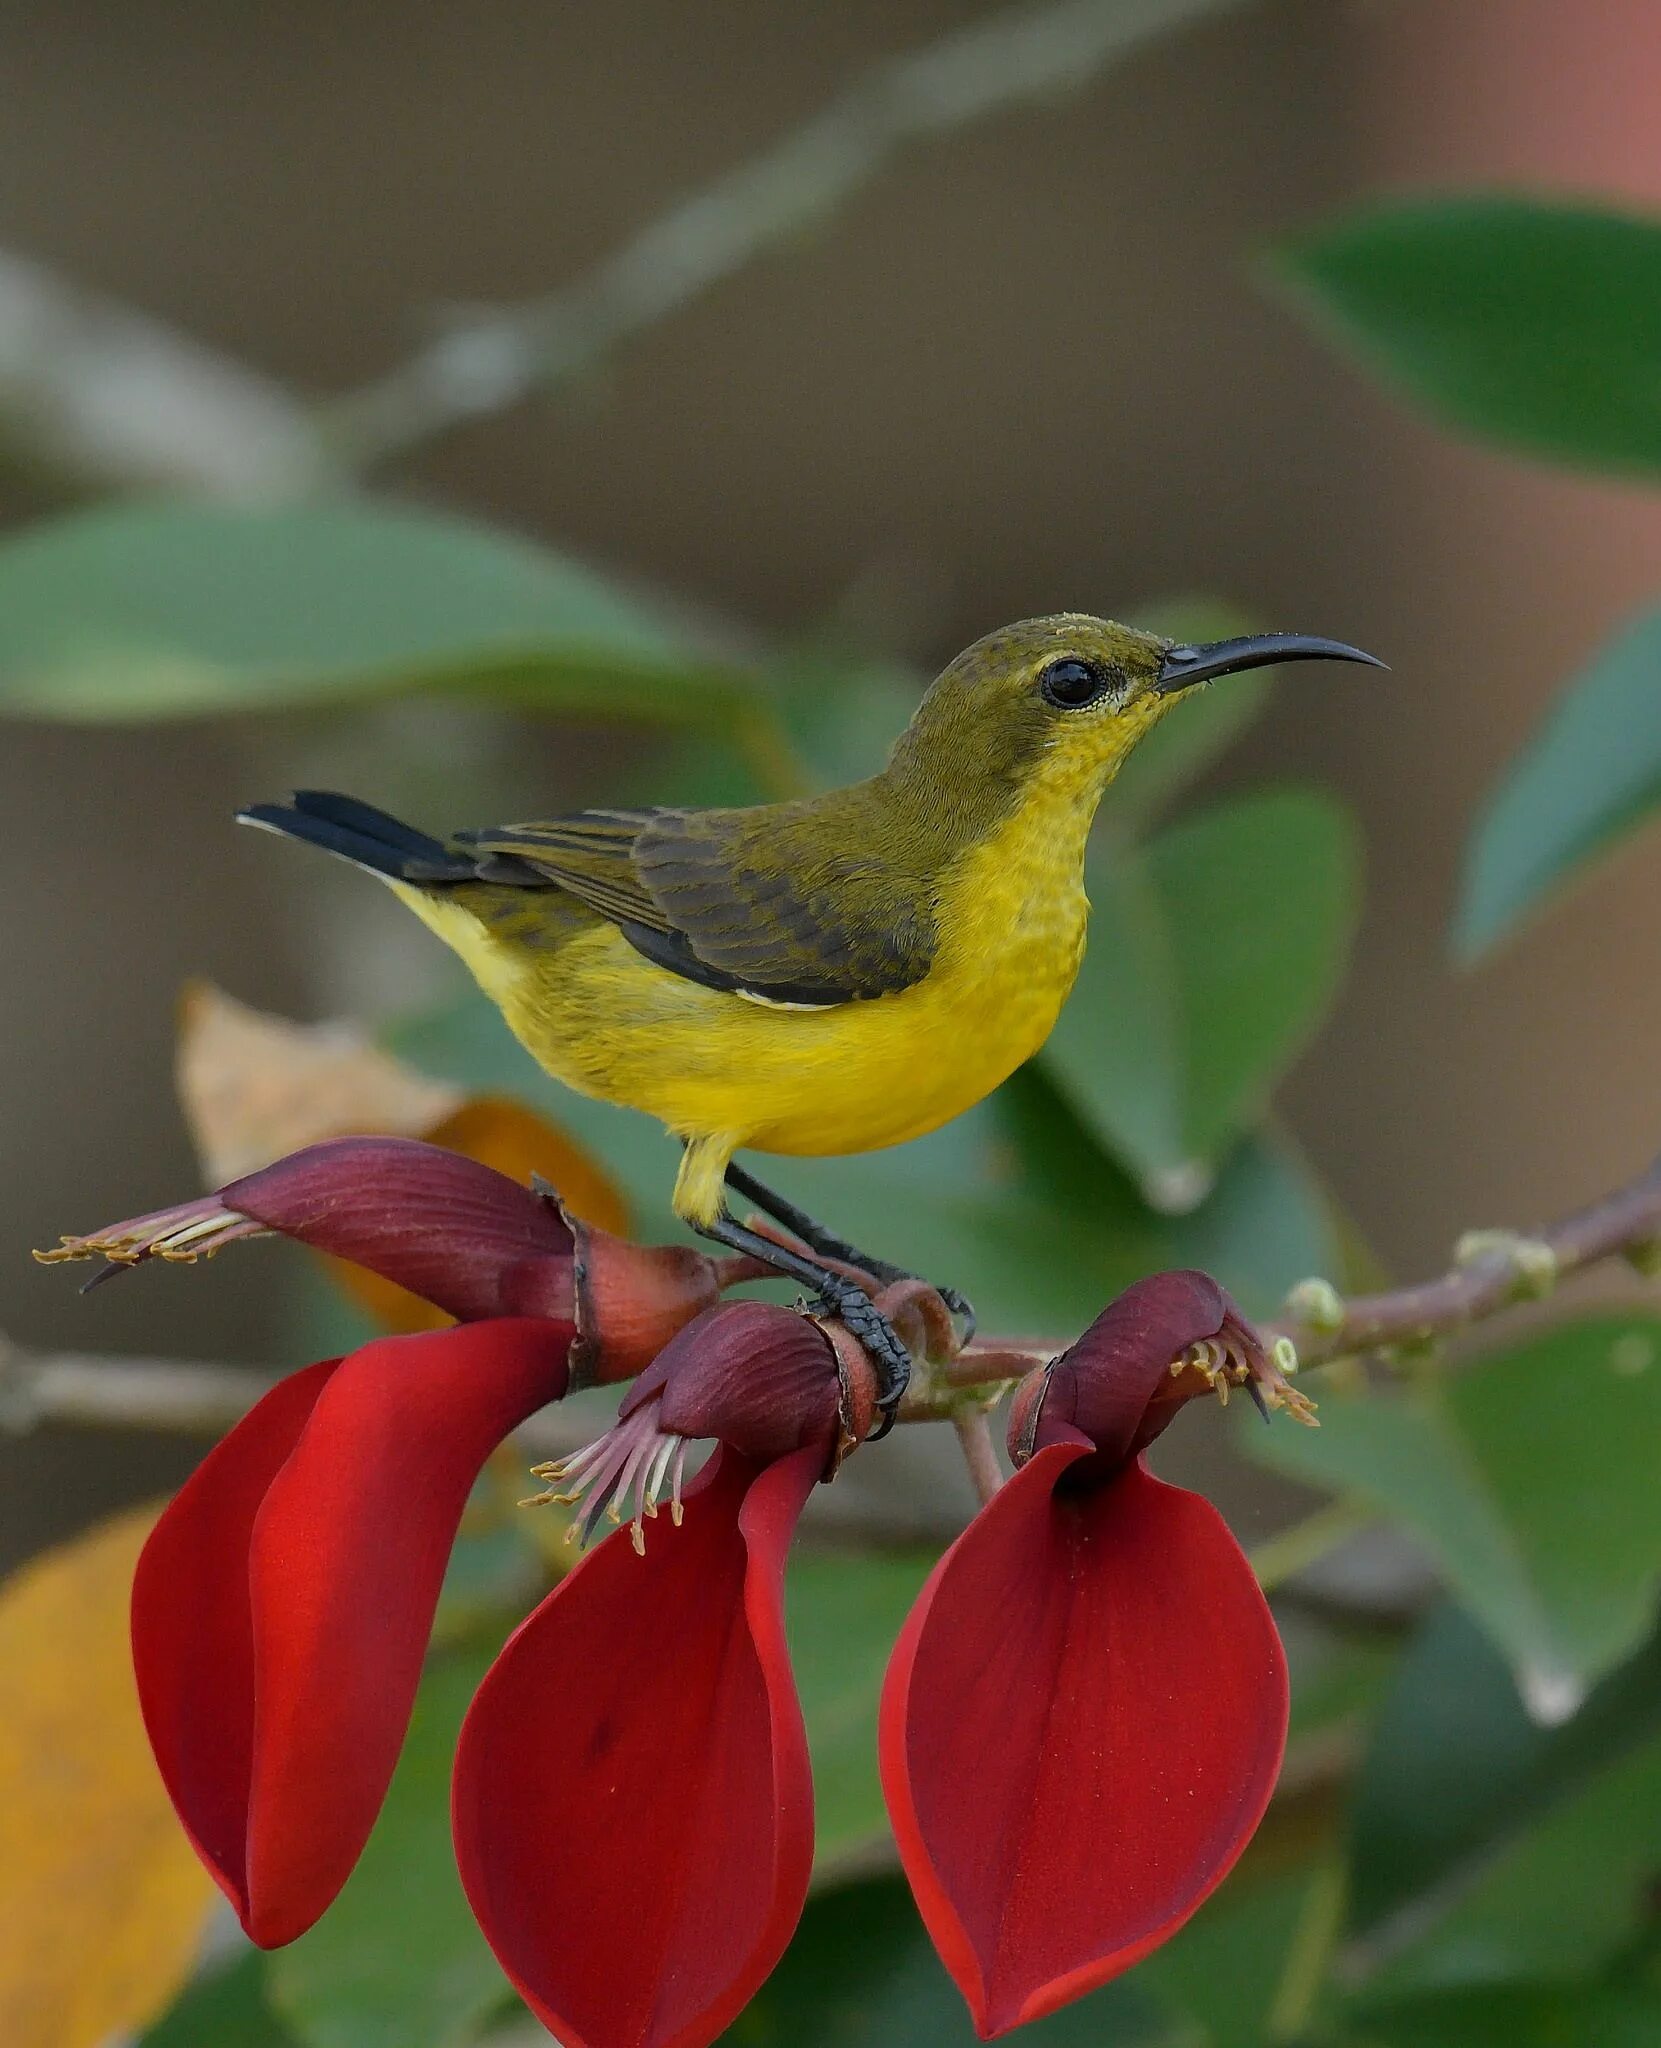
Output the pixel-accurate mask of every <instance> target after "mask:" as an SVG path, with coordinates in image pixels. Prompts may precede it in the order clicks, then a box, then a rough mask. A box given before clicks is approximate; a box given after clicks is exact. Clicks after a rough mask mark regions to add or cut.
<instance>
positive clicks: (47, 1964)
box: [0, 1504, 218, 2048]
mask: <svg viewBox="0 0 1661 2048" xmlns="http://www.w3.org/2000/svg"><path fill="white" fill-rule="evenodd" d="M157 1513H158V1508H157V1506H156V1505H155V1504H151V1505H149V1506H146V1507H142V1508H136V1509H133V1510H131V1511H130V1512H128V1513H126V1514H121V1515H117V1516H115V1517H113V1518H112V1519H111V1520H109V1521H107V1522H100V1523H98V1524H97V1525H96V1526H95V1527H94V1528H92V1529H89V1530H88V1531H87V1532H86V1533H85V1534H84V1535H82V1536H78V1537H76V1538H75V1539H74V1541H73V1542H70V1543H65V1544H62V1545H60V1546H59V1547H58V1548H57V1549H56V1550H49V1551H47V1552H46V1554H45V1555H44V1556H42V1557H39V1558H36V1559H35V1560H33V1561H32V1562H31V1563H29V1564H27V1565H25V1566H24V1568H23V1569H22V1570H21V1571H20V1572H18V1573H16V1574H15V1575H14V1576H13V1577H12V1578H11V1579H10V1580H8V1581H7V1583H6V1584H5V1585H4V1586H3V1587H0V1813H3V1814H4V1815H5V1837H6V1855H5V1857H4V1859H3V1861H0V2041H3V2042H4V2043H5V2044H6V2048H97V2044H98V2043H100V2042H103V2041H105V2040H107V2039H108V2038H109V2037H110V2036H111V2035H112V2034H117V2033H121V2032H125V2031H129V2030H133V2029H136V2028H139V2027H142V2026H144V2025H145V2024H147V2023H148V2022H149V2021H150V2020H151V2019H153V2018H154V2017H155V2015H156V2014H157V2013H158V2012H160V2011H161V2010H162V2009H163V2008H164V2007H165V2006H166V2005H168V2004H169V2003H170V2002H171V2000H172V1998H173V1996H174V1994H175V1993H176V1992H177V1991H178V1989H179V1988H180V1986H181V1985H182V1984H183V1983H184V1982H185V1980H186V1979H187V1978H188V1977H189V1976H190V1974H191V1970H192V1967H193V1966H194V1963H195V1960H196V1956H197V1952H198V1949H199V1948H200V1945H201V1941H202V1935H203V1930H204V1928H205V1926H206V1922H207V1915H208V1910H209V1907H210V1905H211V1903H212V1901H213V1900H214V1899H216V1898H217V1897H218V1894H217V1893H216V1892H215V1890H214V1887H213V1884H212V1881H211V1880H210V1879H209V1877H208V1875H207V1873H206V1871H205V1870H203V1868H202V1866H201V1864H200V1863H198V1862H197V1860H196V1856H195V1853H194V1851H193V1850H192V1849H191V1847H190V1844H189V1843H188V1842H187V1841H186V1840H185V1836H184V1832H183V1830H182V1829H181V1828H180V1826H179V1823H178V1821H177V1820H176V1819H175V1818H174V1815H173V1809H172V1807H171V1806H170V1805H169V1804H168V1799H167V1794H166V1793H165V1792H164V1791H163V1790H162V1783H161V1779H160V1777H159V1776H158V1774H157V1771H156V1767H155V1764H154V1763H153V1762H152V1760H151V1757H150V1749H149V1745H148V1744H147V1743H146V1741H145V1738H144V1727H143V1724H142V1722H141V1720H140V1718H139V1709H138V1696H137V1693H136V1691H135V1689H134V1686H133V1674H132V1664H131V1660H130V1657H129V1654H128V1649H127V1596H128V1590H129V1588H130V1586H131V1583H132V1577H133V1566H134V1564H135V1562H136V1561H137V1558H138V1553H139V1550H140V1548H141V1547H142V1545H143V1542H144V1539H145V1537H146V1536H148V1535H149V1533H150V1529H151V1526H152V1524H153V1523H154V1522H155V1519H156V1515H157Z"/></svg>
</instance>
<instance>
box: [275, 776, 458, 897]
mask: <svg viewBox="0 0 1661 2048" xmlns="http://www.w3.org/2000/svg"><path fill="white" fill-rule="evenodd" d="M237 823H238V824H240V825H258V826H260V827H262V828H263V829H264V830H265V831H267V832H277V833H280V834H281V835H282V836H283V837H284V838H287V839H299V840H303V841H304V842H305V844H306V845H308V846H318V847H321V848H322V849H323V851H324V852H325V853H332V854H335V855H337V856H338V857H339V858H340V859H341V860H349V861H352V862H354V863H355V864H356V865H357V866H358V867H360V868H367V869H368V870H369V871H370V873H371V874H376V875H385V876H387V877H388V878H389V879H391V880H392V881H397V882H470V881H472V880H473V879H474V878H475V876H476V875H477V873H478V868H477V864H476V863H475V862H474V861H473V860H472V859H470V858H469V857H468V856H467V855H465V854H460V853H456V852H453V851H452V850H451V849H450V848H449V847H447V846H446V845H444V843H443V842H442V840H438V839H434V838H432V837H431V836H430V835H429V834H427V833H425V832H418V831H416V829H415V827H414V826H413V825H406V824H404V823H402V822H401V821H400V820H399V819H397V818H394V817H391V816H389V815H388V814H387V813H386V812H385V811H378V810H376V808H375V807H374V805H373V804H366V803H360V802H359V801H358V799H357V798H356V797H350V796H338V795H336V794H335V793H334V792H333V791H332V790H326V789H297V790H296V791H295V792H294V794H293V796H292V797H291V798H290V799H289V801H288V802H287V803H286V804H250V805H249V806H248V808H247V809H246V810H242V811H238V812H237Z"/></svg>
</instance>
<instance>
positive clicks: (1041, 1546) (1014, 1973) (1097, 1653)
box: [880, 1444, 1287, 2038]
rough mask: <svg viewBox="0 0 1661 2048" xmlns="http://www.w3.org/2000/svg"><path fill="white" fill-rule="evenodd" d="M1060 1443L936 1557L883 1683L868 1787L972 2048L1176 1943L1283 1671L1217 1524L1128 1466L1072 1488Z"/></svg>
mask: <svg viewBox="0 0 1661 2048" xmlns="http://www.w3.org/2000/svg"><path fill="white" fill-rule="evenodd" d="M1089 1455H1090V1451H1089V1447H1088V1446H1087V1445H1079V1444H1075V1445H1066V1444H1061V1445H1054V1446H1052V1447H1051V1448H1049V1449H1047V1450H1043V1451H1040V1452H1039V1453H1038V1455H1037V1456H1036V1457H1035V1458H1034V1459H1033V1461H1032V1463H1031V1464H1030V1465H1027V1466H1026V1467H1025V1468H1024V1469H1023V1470H1022V1471H1020V1472H1018V1473H1017V1474H1016V1475H1015V1477H1014V1478H1013V1479H1012V1480H1011V1481H1010V1482H1009V1484H1008V1485H1007V1486H1005V1487H1004V1488H1003V1489H1002V1491H1001V1492H999V1493H998V1494H997V1496H996V1497H995V1498H994V1500H993V1501H992V1503H991V1505H990V1506H989V1507H987V1508H986V1509H985V1510H983V1512H982V1513H981V1514H980V1515H979V1516H977V1517H976V1519H975V1521H974V1522H972V1523H971V1524H970V1526H969V1528H968V1529H966V1530H965V1531H964V1533H963V1535H962V1536H960V1537H959V1538H958V1540H957V1542H956V1543H954V1544H953V1545H952V1547H951V1549H950V1550H949V1551H947V1553H946V1555H945V1556H944V1557H943V1558H942V1559H941V1560H940V1563H939V1564H938V1565H937V1566H936V1567H935V1570H934V1572H933V1574H932V1576H931V1577H930V1579H929V1582H928V1584H927V1585H926V1586H925V1587H924V1588H923V1591H922V1593H921V1594H920V1595H919V1597H918V1600H917V1604H916V1606H915V1607H914V1608H913V1609H912V1611H911V1614H910V1617H909V1618H908V1620H907V1622H906V1625H905V1627H904V1629H903V1630H902V1631H901V1634H900V1639H899V1642H898V1643H897V1645H896V1646H895V1650H894V1656H893V1660H892V1662H891V1663H890V1665H889V1668H888V1677H887V1681H886V1683H885V1685H884V1688H883V1700H882V1716H881V1724H880V1750H881V1761H882V1779H883V1790H884V1793H885V1795H886V1797H887V1800H888V1810H889V1814H890V1817H891V1818H892V1820H893V1823H894V1833H895V1836H896V1838H897V1839H898V1842H899V1848H900V1857H901V1861H902V1862H903V1863H904V1865H905V1870H906V1875H907V1877H908V1878H909V1879H910V1881H911V1887H912V1890H913V1891H914V1892H915V1894H916V1896H917V1903H918V1906H919V1908H920V1909H921V1911H922V1915H923V1919H924V1921H925V1923H926V1924H927V1927H928V1930H929V1933H930V1935H931V1936H932V1938H933V1940H934V1944H935V1946H936V1947H937V1948H938V1949H939V1951H940V1954H941V1957H942V1959H943V1960H944V1962H945V1964H946V1967H947V1968H948V1969H949V1970H950V1971H951V1973H952V1975H953V1976H954V1977H955V1978H956V1980H957V1984H958V1988H959V1989H960V1990H961V1991H962V1993H963V1995H964V1997H965V1998H966V1999H967V2000H968V2003H969V2007H970V2010H971V2012H972V2013H973V2014H974V2018H975V2024H976V2027H977V2028H978V2029H979V2031H980V2033H981V2035H982V2036H983V2037H984V2038H990V2037H991V2036H992V2035H995V2034H1001V2033H1003V2032H1004V2031H1006V2030H1007V2029H1008V2028H1010V2027H1014V2026H1018V2025H1020V2024H1021V2023H1022V2022H1023V2021H1026V2020H1033V2019H1038V2018H1040V2017H1042V2016H1043V2015H1044V2014H1045V2013H1048V2012H1053V2011H1055V2009H1056V2008H1057V2007H1058V2006H1062V2005H1065V2004H1067V2003H1068V2002H1069V2001H1070V2000H1072V1999H1075V1998H1078V1997H1080V1996H1081V1995H1082V1994H1083V1993H1084V1992H1086V1991H1092V1990H1094V1989H1095V1988H1096V1986H1097V1985H1099V1984H1104V1983H1106V1981H1107V1980H1108V1979H1109V1978H1110V1977H1115V1976H1117V1975H1118V1974H1119V1973H1120V1972H1121V1971H1123V1970H1127V1969H1129V1967H1130V1966H1131V1964H1133V1963H1135V1962H1139V1961H1140V1960H1141V1958H1142V1957H1143V1956H1145V1955H1146V1954H1147V1953H1148V1951H1149V1950H1150V1949H1153V1948H1156V1947H1157V1946H1158V1945H1159V1943H1160V1942H1162V1941H1164V1940H1165V1939H1166V1937H1167V1936H1169V1935H1171V1934H1174V1933H1175V1932H1176V1930H1177V1928H1178V1927H1180V1926H1181V1925H1182V1923H1183V1921H1184V1920H1186V1919H1187V1918H1188V1916H1189V1914H1191V1913H1192V1912H1193V1911H1194V1909H1195V1908H1196V1907H1197V1906H1198V1905H1199V1904H1200V1902H1201V1901H1202V1900H1203V1899H1204V1898H1205V1897H1206V1895H1207V1894H1208V1893H1209V1892H1210V1891H1211V1890H1212V1889H1213V1888H1214V1887H1215V1886H1216V1885H1217V1884H1219V1883H1220V1882H1221V1881H1222V1879H1223V1877H1224V1876H1225V1875H1226V1874H1227V1872H1228V1870H1229V1868H1230V1867H1231V1866H1232V1864H1233V1863H1234V1860H1235V1858H1236V1857H1237V1856H1238V1855H1239V1854H1240V1851H1241V1850H1242V1849H1243V1848H1244V1847H1245V1845H1246V1843H1247V1841H1248V1840H1249V1839H1250V1837H1251V1834H1252V1831H1253V1830H1254V1829H1255V1827H1256V1826H1257V1823H1258V1821H1259V1820H1260V1819H1261V1817H1262V1814H1263V1809H1264V1807H1265V1806H1266V1805H1267V1804H1268V1801H1269V1794H1270V1792H1271V1791H1272V1790H1273V1788H1274V1782H1275V1777H1276V1774H1277V1772H1278V1771H1279V1768H1280V1758H1281V1752H1282V1750H1283V1748H1284V1747H1285V1741H1286V1712H1287V1689H1286V1663H1285V1658H1284V1655H1283V1653H1282V1651H1281V1646H1280V1638H1279V1636H1278V1635H1277V1634H1276V1632H1275V1625H1274V1622H1273V1620H1272V1619H1271V1618H1270V1615H1269V1610H1268V1607H1267V1605H1266V1604H1265V1602H1264V1599H1263V1596H1262V1593H1261V1592H1260V1591H1259V1590H1258V1586H1257V1582H1256V1580H1255V1579H1254V1578H1253V1577H1252V1573H1251V1567H1250V1566H1249V1565H1248V1564H1247V1562H1246V1559H1245V1557H1244V1555H1243V1554H1242V1552H1241V1550H1240V1547H1239V1545H1238V1544H1237V1543H1236V1542H1235V1541H1234V1538H1233V1537H1232V1536H1231V1535H1230V1534H1229V1531H1228V1528H1227V1525H1226V1524H1225V1523H1224V1522H1223V1519H1222V1517H1221V1516H1220V1515H1219V1514H1218V1513H1217V1512H1216V1510H1215V1509H1214V1508H1213V1507H1212V1506H1211V1505H1210V1503H1209V1502H1208V1501H1204V1500H1201V1499H1200V1498H1199V1496H1198V1495H1197V1494H1192V1493H1185V1492H1183V1491H1182V1490H1181V1489H1180V1488H1178V1487H1174V1486H1167V1485H1165V1484H1164V1483H1163V1482H1162V1481H1160V1480H1157V1479H1155V1478H1153V1477H1151V1476H1150V1475H1149V1474H1148V1473H1147V1472H1145V1471H1144V1470H1143V1469H1142V1467H1141V1465H1140V1464H1137V1465H1131V1466H1127V1467H1126V1468H1125V1469H1124V1471H1123V1472H1121V1473H1120V1474H1118V1475H1117V1476H1116V1477H1115V1478H1114V1479H1113V1480H1112V1481H1111V1482H1110V1483H1108V1484H1106V1485H1104V1486H1100V1487H1095V1488H1092V1489H1090V1490H1088V1491H1083V1490H1075V1491H1073V1492H1069V1491H1068V1489H1067V1485H1066V1481H1065V1477H1064V1475H1065V1474H1066V1472H1067V1469H1068V1467H1069V1466H1071V1465H1073V1464H1075V1463H1076V1462H1078V1461H1079V1460H1080V1459H1086V1458H1088V1457H1089Z"/></svg>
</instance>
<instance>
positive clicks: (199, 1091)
mask: <svg viewBox="0 0 1661 2048" xmlns="http://www.w3.org/2000/svg"><path fill="white" fill-rule="evenodd" d="M177 1071H178V1083H179V1098H180V1101H181V1102H182V1103H183V1105H184V1112H185V1120H186V1122H187V1123H188V1125H189V1127H190V1134H191V1137H192V1140H193V1141H194V1143H195V1146H196V1152H197V1156H198V1158H199V1159H200V1160H201V1162H202V1174H203V1178H204V1179H205V1180H206V1182H207V1184H208V1185H209V1186H210V1187H219V1186H222V1185H223V1184H224V1183H225V1182H226V1181H230V1180H235V1179H237V1178H238V1177H239V1176H240V1175H242V1174H245V1173H252V1172H254V1171H255V1170H256V1169H257V1168H259V1167H261V1166H268V1165H269V1164H270V1163H271V1161H272V1160H273V1159H280V1158H282V1157H283V1155H284V1154H285V1153H288V1152H295V1151H298V1150H299V1149H300V1147H301V1146H302V1145H313V1144H316V1143H317V1142H318V1140H319V1139H321V1138H339V1137H345V1136H348V1135H359V1134H365V1133H373V1134H376V1135H381V1136H391V1137H399V1138H425V1139H426V1140H427V1141H428V1143H429V1144H433V1145H442V1146H444V1147H445V1149H446V1150H447V1151H451V1152H460V1153H463V1154H464V1155H465V1156H466V1157H467V1158H469V1159H478V1160H481V1161H482V1162H483V1163H484V1164H485V1165H486V1166H494V1167H495V1168H496V1170H497V1172H498V1173H505V1174H506V1175H507V1176H508V1178H509V1179H510V1180H516V1181H518V1182H520V1183H521V1184H522V1185H523V1184H526V1183H528V1182H529V1180H530V1178H531V1175H532V1174H533V1173H536V1174H540V1175H541V1176H542V1178H543V1179H544V1180H546V1181H548V1182H550V1183H551V1184H552V1185H553V1186H554V1187H556V1188H558V1189H559V1191H560V1194H561V1196H562V1198H563V1199H564V1201H565V1204H566V1207H567V1208H568V1209H570V1211H571V1213H572V1214H573V1215H574V1216H580V1217H581V1218H582V1220H583V1221H584V1222H585V1223H594V1224H598V1225H599V1227H600V1228H601V1229H603V1230H612V1231H616V1232H617V1233H618V1234H619V1235H622V1234H624V1233H626V1232H627V1230H628V1226H629V1215H628V1205H627V1203H626V1202H625V1201H624V1199H623V1196H622V1194H621V1193H620V1192H619V1190H618V1188H617V1186H616V1184H615V1183H614V1182H613V1181H612V1180H611V1178H610V1176H609V1175H608V1174H607V1173H606V1171H605V1169H604V1168H603V1167H602V1166H600V1165H599V1163H598V1162H597V1161H596V1160H595V1159H594V1158H593V1157H591V1155H590V1154H589V1153H587V1152H586V1151H584V1150H583V1148H582V1147H581V1146H580V1145H578V1144H577V1143H576V1142H575V1141H574V1140H573V1139H571V1138H568V1137H567V1136H566V1135H565V1133H564V1132H563V1131H561V1130H559V1129H558V1128H557V1126H555V1125H554V1124H551V1123H549V1122H548V1120H547V1119H546V1118H545V1117H541V1116H538V1115H537V1114H536V1112H535V1111H534V1110H529V1109H526V1108H525V1106H524V1105H523V1104H522V1103H518V1102H514V1101H511V1100H509V1099H508V1098H507V1097H505V1096H497V1095H475V1096H469V1095H465V1094H464V1093H463V1092H462V1090H461V1089H459V1088H454V1087H451V1086H449V1085H448V1084H446V1083H444V1082H439V1081H432V1080H429V1079H428V1078H427V1077H426V1075H424V1074H419V1073H417V1072H416V1071H415V1069H414V1068H413V1067H407V1066H405V1065H404V1063H403V1062H402V1061H401V1060H398V1059H394V1058H393V1056H392V1055H391V1054H390V1053H386V1052H382V1051H381V1050H380V1049H379V1047H377V1046H374V1045H371V1044H370V1043H369V1042H368V1040H367V1039H365V1038H364V1037H363V1035H362V1034H361V1033H360V1032H358V1031H356V1030H354V1029H353V1028H352V1027H351V1026H349V1025H345V1024H292V1023H290V1022H289V1021H288V1019H287V1018H286V1017H272V1016H268V1015H266V1014H265V1013H264V1012H263V1011H260V1010H251V1009H249V1008H248V1006H247V1005H246V1004H245V1003H239V1002H237V1001H236V1000H235V999H234V997H231V996H228V995H226V994H225V993H224V992H223V991H222V990H220V989H217V988H214V987H213V986H212V985H211V984H209V983H207V982H192V983H191V984H190V985H189V986H188V987H187V988H186V989H185V990H184V993H183V995H182V996H181V998H180V1002H179V1045H178V1054H177ZM328 1263H329V1265H330V1268H331V1270H332V1271H333V1273H334V1275H335V1277H336V1279H337V1280H338V1281H339V1282H340V1284H341V1286H342V1287H343V1288H344V1289H345V1291H346V1292H347V1293H348V1294H349V1295H350V1296H351V1297H352V1299H353V1300H354V1301H356V1302H357V1303H358V1304H359V1306H360V1307H362V1308H364V1309H366V1310H367V1311H368V1313H369V1314H370V1315H372V1316H373V1317H374V1318H375V1320H376V1321H377V1322H378V1323H380V1324H381V1325H382V1326H383V1327H384V1328H386V1329H389V1330H394V1331H399V1332H404V1331H411V1330H437V1329H442V1328H443V1327H444V1325H445V1324H446V1323H448V1322H449V1320H450V1318H449V1317H448V1316H447V1315H445V1314H444V1313H443V1312H442V1311H441V1310H439V1309H435V1308H434V1307H432V1305H431V1304H430V1303H429V1302H425V1301H422V1300H420V1299H419V1298H418V1297H417V1296H416V1295H413V1294H409V1293H406V1292H405V1290H404V1289H403V1288H401V1287H394V1286H393V1285H392V1283H391V1282H390V1281H389V1280H382V1279H381V1278H379V1276H378V1275H376V1274H374V1273H366V1272H364V1271H363V1269H362V1268H361V1267H358V1266H349V1265H346V1264H344V1263H343V1262H341V1261H339V1260H333V1259H331V1260H330V1261H329V1262H328Z"/></svg>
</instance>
